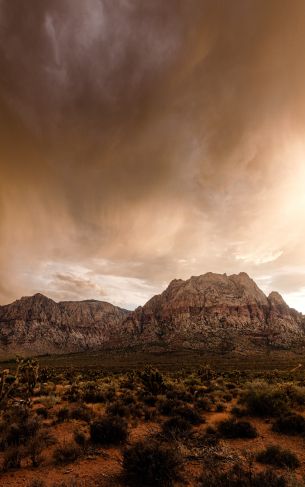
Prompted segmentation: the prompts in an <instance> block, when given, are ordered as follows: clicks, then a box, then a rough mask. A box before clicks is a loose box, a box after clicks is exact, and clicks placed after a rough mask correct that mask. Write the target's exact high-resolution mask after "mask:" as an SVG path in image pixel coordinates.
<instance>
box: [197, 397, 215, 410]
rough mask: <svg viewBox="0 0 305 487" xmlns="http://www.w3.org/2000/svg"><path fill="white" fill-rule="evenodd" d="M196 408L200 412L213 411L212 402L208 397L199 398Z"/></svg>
mask: <svg viewBox="0 0 305 487" xmlns="http://www.w3.org/2000/svg"><path fill="white" fill-rule="evenodd" d="M196 408H197V409H198V410H199V411H211V410H212V402H211V400H210V399H209V398H208V397H203V398H199V399H197V401H196Z"/></svg>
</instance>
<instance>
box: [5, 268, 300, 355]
mask: <svg viewBox="0 0 305 487" xmlns="http://www.w3.org/2000/svg"><path fill="white" fill-rule="evenodd" d="M125 347H137V348H141V349H145V350H148V351H153V350H162V349H164V350H171V349H172V350H176V349H180V348H187V349H201V350H208V351H215V352H220V353H226V352H231V351H236V352H241V353H247V352H250V351H257V350H267V349H293V350H295V349H298V350H301V349H303V347H305V317H304V316H303V315H302V314H301V313H298V312H297V311H295V310H293V309H291V308H289V307H288V306H287V304H286V303H285V302H284V300H283V298H282V297H281V296H280V295H279V294H278V293H276V292H272V293H271V294H270V295H269V296H268V297H267V296H266V295H265V294H264V293H263V292H262V291H261V290H260V289H259V288H258V287H257V285H256V284H255V282H254V281H253V280H252V279H250V277H249V276H248V275H247V274H245V273H240V274H238V275H232V276H227V275H226V274H213V273H207V274H204V275H202V276H198V277H191V278H190V279H188V280H186V281H183V280H181V279H178V280H177V279H175V280H174V281H172V282H171V283H170V284H169V286H168V288H167V289H166V290H165V291H164V292H163V293H162V294H160V295H157V296H154V297H153V298H151V299H150V300H149V301H148V302H147V303H146V304H145V305H144V306H143V307H139V308H137V309H136V310H135V311H133V312H131V311H127V310H124V309H121V308H118V307H116V306H113V305H112V304H109V303H105V302H102V301H94V300H91V301H90V300H89V301H79V302H72V301H65V302H60V303H56V302H55V301H53V300H52V299H49V298H47V297H45V296H43V295H41V294H36V295H34V296H32V297H25V298H21V299H20V300H18V301H15V302H14V303H12V304H9V305H6V306H0V352H1V354H2V355H3V354H10V355H12V354H14V353H26V354H44V353H65V352H77V351H85V350H98V349H103V348H110V349H118V348H125Z"/></svg>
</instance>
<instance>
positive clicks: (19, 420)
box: [0, 406, 40, 449]
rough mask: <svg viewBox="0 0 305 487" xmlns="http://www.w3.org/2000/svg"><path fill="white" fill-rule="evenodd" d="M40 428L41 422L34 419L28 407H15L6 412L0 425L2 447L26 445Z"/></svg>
mask: <svg viewBox="0 0 305 487" xmlns="http://www.w3.org/2000/svg"><path fill="white" fill-rule="evenodd" d="M39 428H40V422H39V420H38V418H37V416H36V417H34V416H33V417H32V416H31V414H30V411H29V409H28V408H26V407H23V406H22V407H19V406H17V407H13V408H11V409H9V410H7V411H6V413H5V414H4V415H3V419H2V422H1V423H0V446H1V448H2V449H3V448H7V447H9V446H18V445H24V444H26V443H27V442H28V441H29V439H30V438H33V437H34V436H35V435H36V434H37V432H38V430H39Z"/></svg>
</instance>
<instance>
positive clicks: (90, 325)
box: [0, 294, 129, 354]
mask: <svg viewBox="0 0 305 487" xmlns="http://www.w3.org/2000/svg"><path fill="white" fill-rule="evenodd" d="M128 314H129V312H128V311H126V310H124V309H121V308H118V307H116V306H113V305H112V304H109V303H106V302H103V301H94V300H92V301H79V302H73V301H64V302H60V303H56V302H55V301H53V300H52V299H49V298H47V297H46V296H43V295H42V294H35V295H34V296H31V297H24V298H21V299H19V300H18V301H15V302H14V303H12V304H9V305H7V306H0V351H2V352H7V353H18V352H21V353H30V354H43V353H61V352H62V353H64V352H78V351H83V350H88V349H90V350H94V349H99V348H103V347H106V346H109V344H110V345H111V346H113V347H115V345H116V342H117V337H118V335H119V328H120V326H121V323H122V321H123V320H124V318H126V317H127V316H128Z"/></svg>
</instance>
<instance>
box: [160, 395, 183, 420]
mask: <svg viewBox="0 0 305 487" xmlns="http://www.w3.org/2000/svg"><path fill="white" fill-rule="evenodd" d="M180 406H183V402H182V401H180V400H179V399H176V398H175V399H168V398H164V399H161V400H160V401H159V402H158V411H159V413H160V414H163V415H164V416H173V415H174V413H173V411H174V410H175V409H176V408H178V407H180Z"/></svg>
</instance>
